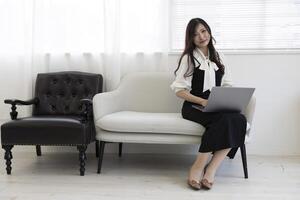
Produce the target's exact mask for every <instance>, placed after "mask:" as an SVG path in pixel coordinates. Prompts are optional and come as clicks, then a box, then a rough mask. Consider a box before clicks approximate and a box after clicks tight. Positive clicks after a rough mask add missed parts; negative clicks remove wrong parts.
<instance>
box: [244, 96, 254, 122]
mask: <svg viewBox="0 0 300 200" xmlns="http://www.w3.org/2000/svg"><path fill="white" fill-rule="evenodd" d="M255 106H256V98H255V97H254V96H253V97H252V98H251V100H250V102H249V104H248V106H247V108H246V110H245V113H244V114H245V117H246V118H247V122H248V123H249V124H250V125H251V124H252V120H253V115H254V112H255Z"/></svg>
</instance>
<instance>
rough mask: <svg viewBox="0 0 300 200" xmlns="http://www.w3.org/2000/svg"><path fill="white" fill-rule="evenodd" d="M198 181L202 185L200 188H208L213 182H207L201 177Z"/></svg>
mask: <svg viewBox="0 0 300 200" xmlns="http://www.w3.org/2000/svg"><path fill="white" fill-rule="evenodd" d="M200 183H201V185H202V188H204V189H206V190H210V189H211V188H212V186H213V184H214V183H213V182H209V181H208V180H207V179H206V178H204V179H202V180H201V182H200Z"/></svg>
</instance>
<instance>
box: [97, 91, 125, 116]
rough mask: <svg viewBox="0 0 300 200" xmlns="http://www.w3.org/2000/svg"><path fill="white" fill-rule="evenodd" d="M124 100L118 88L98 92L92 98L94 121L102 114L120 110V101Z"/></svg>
mask: <svg viewBox="0 0 300 200" xmlns="http://www.w3.org/2000/svg"><path fill="white" fill-rule="evenodd" d="M122 101H124V99H122V97H121V95H120V91H119V90H114V91H112V92H104V93H98V94H96V95H95V96H94V98H93V111H94V121H95V122H96V121H98V120H99V119H100V118H102V117H103V116H105V115H107V114H110V113H114V112H118V111H120V110H121V102H122Z"/></svg>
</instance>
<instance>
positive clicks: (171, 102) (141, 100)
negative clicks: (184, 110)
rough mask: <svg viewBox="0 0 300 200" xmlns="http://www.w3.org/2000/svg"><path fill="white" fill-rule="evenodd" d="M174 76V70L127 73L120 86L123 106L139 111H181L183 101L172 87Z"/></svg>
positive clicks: (125, 108) (126, 108)
mask: <svg viewBox="0 0 300 200" xmlns="http://www.w3.org/2000/svg"><path fill="white" fill-rule="evenodd" d="M174 78H175V77H174V74H173V73H172V72H137V73H132V74H129V75H126V76H125V77H124V78H123V79H122V81H121V84H120V86H119V88H118V89H119V91H120V92H121V97H122V100H121V103H122V106H121V107H122V108H123V109H124V110H130V111H139V112H164V113H177V112H180V111H181V107H182V102H183V101H182V100H181V99H180V98H178V97H177V96H176V95H175V93H174V91H172V90H171V88H170V85H171V83H172V82H173V80H174Z"/></svg>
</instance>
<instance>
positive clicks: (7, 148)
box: [2, 145, 14, 175]
mask: <svg viewBox="0 0 300 200" xmlns="http://www.w3.org/2000/svg"><path fill="white" fill-rule="evenodd" d="M13 147H14V146H13V145H2V148H3V149H4V150H5V154H4V159H5V160H6V173H7V174H8V175H9V174H11V169H12V168H11V159H12V158H13V156H12V153H11V149H12V148H13Z"/></svg>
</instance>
